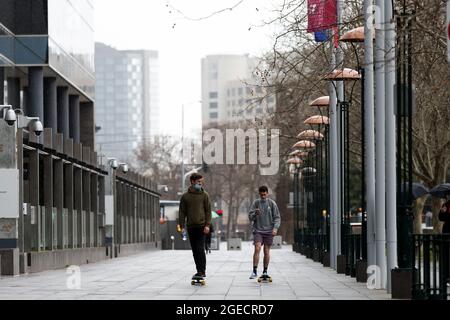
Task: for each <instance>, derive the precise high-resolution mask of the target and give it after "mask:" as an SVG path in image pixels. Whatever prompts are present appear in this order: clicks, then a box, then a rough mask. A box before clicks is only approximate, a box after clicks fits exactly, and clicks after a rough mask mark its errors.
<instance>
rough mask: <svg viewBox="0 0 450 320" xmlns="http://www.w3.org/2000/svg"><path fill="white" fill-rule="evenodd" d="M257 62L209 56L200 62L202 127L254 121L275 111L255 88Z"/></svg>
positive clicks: (239, 58) (255, 59)
mask: <svg viewBox="0 0 450 320" xmlns="http://www.w3.org/2000/svg"><path fill="white" fill-rule="evenodd" d="M257 65H258V59H257V58H252V57H249V55H210V56H206V57H205V58H203V59H202V121H203V126H204V127H205V126H214V125H216V124H225V123H229V122H233V121H236V120H243V119H249V118H254V117H255V116H258V115H261V116H262V115H263V114H264V113H265V112H267V111H269V110H274V108H275V100H274V99H273V98H270V97H266V98H267V99H263V101H261V102H258V99H257V98H258V97H259V98H262V97H265V96H266V92H265V90H264V89H263V88H261V87H260V86H255V83H256V80H255V77H254V73H253V72H254V71H255V68H256V67H257Z"/></svg>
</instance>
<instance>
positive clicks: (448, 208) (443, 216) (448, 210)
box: [439, 195, 450, 286]
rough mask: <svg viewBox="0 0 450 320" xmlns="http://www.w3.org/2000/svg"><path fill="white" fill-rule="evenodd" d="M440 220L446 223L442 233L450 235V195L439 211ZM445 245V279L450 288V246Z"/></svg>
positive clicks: (445, 243)
mask: <svg viewBox="0 0 450 320" xmlns="http://www.w3.org/2000/svg"><path fill="white" fill-rule="evenodd" d="M439 220H440V221H443V222H444V226H443V227H442V233H446V234H450V195H447V201H446V202H445V203H444V204H443V205H442V207H441V210H440V211H439ZM443 245H444V247H443V253H444V261H446V263H444V264H443V266H444V270H443V271H444V279H446V282H447V286H449V283H450V274H449V271H450V270H449V268H450V266H449V264H450V261H449V260H450V247H449V245H448V242H444V243H443ZM445 256H446V257H445Z"/></svg>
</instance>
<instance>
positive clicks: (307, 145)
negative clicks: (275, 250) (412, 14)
mask: <svg viewBox="0 0 450 320" xmlns="http://www.w3.org/2000/svg"><path fill="white" fill-rule="evenodd" d="M292 148H293V149H300V150H303V151H310V150H313V149H315V148H316V145H315V143H313V142H311V141H309V140H301V141H298V142H297V143H296V144H294V146H293V147H292ZM308 155H310V154H309V152H308V153H303V156H306V158H305V159H306V161H309V159H308V158H309V157H308ZM302 181H303V183H304V182H305V177H304V175H302ZM304 190H305V192H306V189H305V188H304ZM304 203H305V208H306V211H307V213H309V212H310V211H311V208H310V206H308V204H307V201H304ZM307 215H308V214H307ZM309 222H310V219H309V220H308V226H307V233H308V234H305V225H304V224H303V228H302V229H303V230H302V231H303V232H302V244H301V249H302V251H303V250H304V249H307V250H308V252H309V249H310V248H311V244H310V241H309V240H308V239H309V237H310V235H309V233H310V228H309ZM305 243H306V247H305ZM308 255H309V254H308Z"/></svg>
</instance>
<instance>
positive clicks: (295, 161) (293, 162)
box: [286, 150, 303, 252]
mask: <svg viewBox="0 0 450 320" xmlns="http://www.w3.org/2000/svg"><path fill="white" fill-rule="evenodd" d="M297 151H298V150H297ZM286 163H287V164H289V165H290V166H291V167H293V172H294V251H296V252H298V250H299V246H300V242H301V240H300V237H301V235H300V232H299V220H300V219H299V217H300V210H299V209H300V203H299V200H300V199H299V195H300V190H299V189H300V186H299V173H300V172H299V170H300V168H301V164H302V163H303V161H302V160H301V159H300V158H299V157H296V156H294V157H293V158H290V159H288V160H287V161H286Z"/></svg>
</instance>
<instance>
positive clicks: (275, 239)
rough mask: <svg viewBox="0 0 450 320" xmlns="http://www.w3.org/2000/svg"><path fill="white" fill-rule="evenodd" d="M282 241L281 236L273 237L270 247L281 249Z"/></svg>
mask: <svg viewBox="0 0 450 320" xmlns="http://www.w3.org/2000/svg"><path fill="white" fill-rule="evenodd" d="M282 243H283V241H282V237H281V236H275V237H273V243H272V249H281V248H282Z"/></svg>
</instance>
